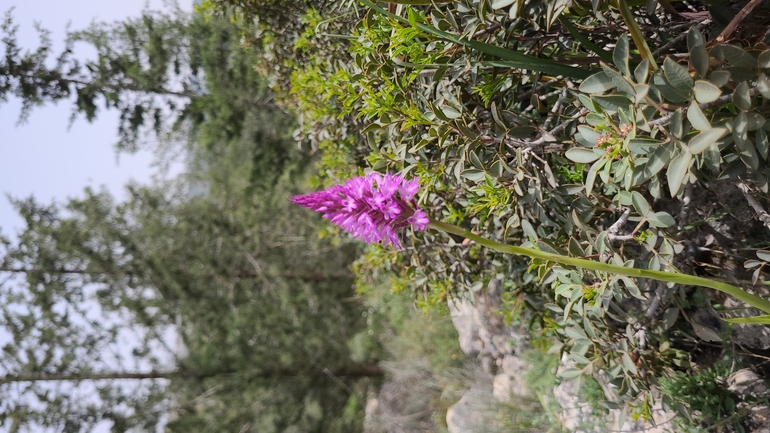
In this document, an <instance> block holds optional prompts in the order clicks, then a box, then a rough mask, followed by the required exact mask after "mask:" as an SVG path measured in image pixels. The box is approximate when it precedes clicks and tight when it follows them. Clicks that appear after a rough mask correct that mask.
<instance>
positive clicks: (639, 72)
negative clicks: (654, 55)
mask: <svg viewBox="0 0 770 433" xmlns="http://www.w3.org/2000/svg"><path fill="white" fill-rule="evenodd" d="M649 73H650V61H649V60H647V59H644V60H642V61H641V63H639V65H638V66H637V67H636V69H634V79H636V82H637V83H646V82H647V76H648V75H649Z"/></svg>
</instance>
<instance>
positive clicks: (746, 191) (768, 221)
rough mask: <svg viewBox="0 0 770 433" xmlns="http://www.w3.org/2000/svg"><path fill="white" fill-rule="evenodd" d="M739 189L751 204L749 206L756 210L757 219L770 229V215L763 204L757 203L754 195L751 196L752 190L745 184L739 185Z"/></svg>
mask: <svg viewBox="0 0 770 433" xmlns="http://www.w3.org/2000/svg"><path fill="white" fill-rule="evenodd" d="M737 186H738V189H739V190H741V192H742V193H743V196H744V197H746V201H747V202H749V206H751V208H752V209H754V212H756V213H757V217H758V218H759V220H760V221H762V223H763V224H765V227H767V228H769V229H770V214H768V213H767V211H766V210H765V208H763V207H762V205H761V204H759V202H758V201H757V199H755V198H754V196H753V195H751V188H750V187H749V186H748V185H746V183H745V182H740V183H739V184H738V185H737Z"/></svg>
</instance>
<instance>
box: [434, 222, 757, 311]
mask: <svg viewBox="0 0 770 433" xmlns="http://www.w3.org/2000/svg"><path fill="white" fill-rule="evenodd" d="M430 226H431V227H433V228H434V229H437V230H441V231H443V232H447V233H452V234H455V235H458V236H462V237H464V238H467V239H470V240H473V241H476V243H478V244H479V245H482V246H485V247H487V248H490V249H493V250H495V251H499V252H501V253H506V254H516V255H521V256H526V257H531V258H533V259H541V260H547V261H550V262H554V263H559V264H562V265H567V266H575V267H578V268H582V269H589V270H592V271H600V272H608V273H610V274H614V275H623V276H626V277H636V278H648V279H650V280H657V281H664V282H667V283H677V284H685V285H688V286H700V287H708V288H710V289H714V290H719V291H720V292H723V293H727V294H728V295H730V296H733V297H734V298H736V299H739V300H741V301H743V302H745V303H747V304H749V305H751V306H752V307H754V308H758V309H760V310H762V311H764V312H766V313H770V301H768V300H766V299H763V298H760V297H759V296H756V295H752V294H751V293H749V292H747V291H745V290H743V289H741V288H740V287H736V286H733V285H730V284H727V283H723V282H720V281H715V280H710V279H708V278H703V277H698V276H695V275H687V274H677V273H674V272H664V271H652V270H649V269H639V268H627V267H625V266H617V265H611V264H609V263H602V262H597V261H594V260H587V259H580V258H577V257H569V256H562V255H559V254H553V253H548V252H545V251H541V250H536V249H534V248H525V247H518V246H514V245H506V244H501V243H499V242H495V241H491V240H489V239H487V238H483V237H481V236H479V235H476V234H473V233H472V232H470V231H468V230H465V229H463V228H460V227H457V226H455V225H452V224H447V223H442V222H439V221H433V220H431V222H430ZM760 317H766V316H760ZM730 320H736V319H730Z"/></svg>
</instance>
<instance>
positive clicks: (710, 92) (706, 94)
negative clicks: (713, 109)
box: [692, 80, 722, 104]
mask: <svg viewBox="0 0 770 433" xmlns="http://www.w3.org/2000/svg"><path fill="white" fill-rule="evenodd" d="M692 90H693V93H694V94H695V99H697V100H698V102H700V103H701V104H706V103H709V102H714V101H716V100H717V98H719V97H720V96H722V91H721V90H720V89H719V87H717V86H715V85H714V84H712V83H710V82H708V81H705V80H698V81H696V82H695V85H694V86H693V89H692Z"/></svg>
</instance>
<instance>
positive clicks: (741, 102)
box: [733, 81, 751, 111]
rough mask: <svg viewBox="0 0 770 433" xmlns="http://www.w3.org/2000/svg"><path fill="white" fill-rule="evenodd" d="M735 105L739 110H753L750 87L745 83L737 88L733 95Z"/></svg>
mask: <svg viewBox="0 0 770 433" xmlns="http://www.w3.org/2000/svg"><path fill="white" fill-rule="evenodd" d="M733 104H735V106H736V107H738V109H740V110H743V111H749V110H751V94H750V93H749V85H748V84H747V83H746V82H745V81H743V82H741V83H740V84H738V86H736V87H735V92H734V93H733Z"/></svg>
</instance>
